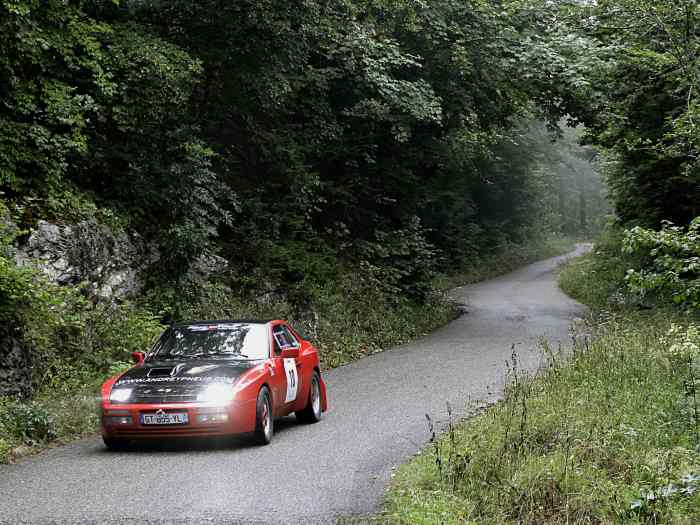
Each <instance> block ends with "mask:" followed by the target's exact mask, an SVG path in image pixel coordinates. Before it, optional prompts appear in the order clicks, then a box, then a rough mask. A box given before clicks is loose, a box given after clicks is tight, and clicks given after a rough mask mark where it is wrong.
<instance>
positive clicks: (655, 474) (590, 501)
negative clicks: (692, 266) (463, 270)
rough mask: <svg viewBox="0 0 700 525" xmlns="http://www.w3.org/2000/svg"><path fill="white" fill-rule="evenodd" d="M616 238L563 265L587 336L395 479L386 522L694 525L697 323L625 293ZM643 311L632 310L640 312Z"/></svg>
mask: <svg viewBox="0 0 700 525" xmlns="http://www.w3.org/2000/svg"><path fill="white" fill-rule="evenodd" d="M620 239H621V235H620V234H619V233H614V232H613V233H611V232H608V233H607V234H606V237H604V238H603V239H602V241H601V242H599V243H597V244H596V248H595V249H594V251H593V253H591V254H589V255H587V256H584V257H583V258H581V259H579V260H577V261H575V262H573V263H571V264H570V265H568V266H567V267H566V268H564V270H563V272H562V276H561V282H562V286H563V288H564V289H565V290H566V291H567V292H568V293H570V294H572V295H573V296H574V297H575V298H577V299H579V300H582V301H584V302H586V303H588V304H589V305H591V306H592V307H593V308H594V311H595V314H594V317H593V318H592V326H591V331H592V332H591V334H590V338H588V337H586V338H583V339H579V340H578V341H577V343H576V345H575V346H574V347H573V348H572V349H571V352H572V353H571V355H570V356H569V357H568V358H567V359H564V358H563V356H562V355H560V354H559V353H558V352H553V351H551V349H547V348H544V349H543V350H544V351H545V352H546V353H547V356H548V357H549V359H548V362H549V367H548V368H547V369H545V370H542V371H541V373H540V374H539V375H538V376H537V377H535V378H532V379H528V378H523V377H519V376H518V375H517V374H512V373H511V375H510V381H509V387H508V388H507V390H506V392H505V399H504V400H503V401H502V402H500V403H498V404H496V405H494V406H493V407H491V408H489V409H487V410H486V411H485V412H484V413H483V414H482V415H479V416H477V417H474V418H473V419H470V420H468V421H466V422H464V423H461V424H455V425H452V426H451V427H450V428H449V429H448V431H447V433H446V434H445V435H443V436H442V437H440V438H438V439H437V440H435V441H434V442H433V443H432V444H431V445H430V446H429V447H428V448H427V449H426V450H425V451H424V452H423V453H421V454H420V455H419V456H417V457H416V458H415V459H414V460H412V461H410V462H409V463H407V464H406V465H404V466H403V467H401V469H400V470H399V471H398V473H397V475H396V478H395V481H394V483H393V485H392V487H391V489H390V491H389V494H388V496H387V500H386V506H385V518H386V519H387V521H389V522H391V523H405V524H409V523H410V524H412V525H418V524H426V525H427V524H433V523H434V524H438V523H439V524H468V523H480V524H507V523H513V524H515V523H519V524H563V523H567V524H584V523H586V524H587V523H630V524H652V523H654V524H657V523H677V524H691V523H698V522H700V430H699V428H700V427H699V426H698V421H700V419H699V416H700V395H698V394H697V392H696V390H697V387H698V386H700V335H699V333H698V329H697V323H698V318H697V314H693V313H690V314H689V313H684V312H683V311H681V310H678V309H674V308H671V307H668V306H662V305H656V307H655V308H652V309H649V308H648V306H649V305H645V304H644V303H643V302H640V301H639V299H638V298H635V297H631V298H630V297H629V296H628V295H627V294H625V293H624V290H625V289H624V284H623V279H624V276H625V273H626V272H625V270H626V268H629V267H630V266H629V264H633V261H630V260H629V259H628V260H622V259H621V258H620V256H619V254H620V248H621V244H620V242H619V240H620ZM640 307H641V308H640Z"/></svg>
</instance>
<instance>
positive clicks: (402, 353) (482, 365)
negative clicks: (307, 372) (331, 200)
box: [0, 246, 586, 524]
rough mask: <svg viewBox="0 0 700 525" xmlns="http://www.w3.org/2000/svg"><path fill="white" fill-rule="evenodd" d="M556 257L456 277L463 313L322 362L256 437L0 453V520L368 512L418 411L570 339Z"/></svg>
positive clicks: (482, 389)
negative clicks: (316, 384) (323, 408)
mask: <svg viewBox="0 0 700 525" xmlns="http://www.w3.org/2000/svg"><path fill="white" fill-rule="evenodd" d="M585 249H586V247H585V246H579V247H578V248H577V251H576V252H575V253H580V252H582V251H583V250H585ZM562 260H563V258H562V257H560V258H554V259H549V260H547V261H543V262H540V263H536V264H533V265H530V266H527V267H525V268H523V269H521V270H519V271H516V272H514V273H511V274H509V275H506V276H503V277H500V278H497V279H494V280H491V281H486V282H483V283H480V284H476V285H473V286H467V287H463V288H458V289H456V290H454V291H453V292H452V293H453V295H454V297H455V298H456V299H457V300H459V301H461V302H463V303H465V304H466V305H467V307H466V309H467V313H466V314H465V315H463V316H462V317H460V318H459V319H457V320H455V321H454V322H452V323H450V324H449V325H448V326H445V327H444V328H442V329H440V330H438V331H436V332H434V333H433V334H431V335H429V336H426V337H423V338H422V339H419V340H418V341H415V342H413V343H411V344H407V345H404V346H400V347H397V348H394V349H391V350H389V351H387V352H384V353H381V354H375V355H373V356H371V357H368V358H366V359H363V360H361V361H358V362H356V363H353V364H351V365H348V366H344V367H341V368H338V369H335V370H332V371H330V372H328V373H327V374H326V376H325V377H326V381H327V383H328V391H329V401H330V411H329V412H328V413H327V414H326V417H325V418H324V419H323V421H321V422H320V423H319V424H316V425H310V426H306V425H300V424H297V423H296V421H295V419H294V418H293V417H291V418H285V419H284V420H282V421H280V422H278V424H277V433H276V435H275V438H274V441H273V443H272V444H271V445H269V446H267V447H260V448H258V447H252V446H248V445H246V444H244V443H238V444H234V445H233V446H231V445H229V446H222V445H212V444H208V443H184V444H178V445H174V446H167V447H162V446H161V447H158V446H146V447H142V448H139V449H137V450H134V451H130V452H126V453H111V452H107V451H106V450H105V449H104V447H103V446H102V443H101V440H100V439H99V438H90V439H85V440H82V441H78V442H76V443H73V444H71V445H68V446H64V447H59V448H55V449H53V450H49V451H47V452H45V453H42V454H40V455H38V456H35V457H32V458H28V459H25V460H23V461H21V462H19V463H18V464H15V465H9V466H0V523H128V524H140V523H266V524H267V523H269V524H277V523H280V524H282V523H284V524H287V523H335V522H336V519H337V518H338V517H342V516H361V515H367V514H371V513H373V512H376V511H377V510H379V508H380V506H381V502H382V497H383V493H384V490H385V488H386V486H387V483H388V482H389V480H390V476H391V471H392V467H394V466H396V465H398V464H400V463H401V462H403V461H405V460H406V459H407V458H408V457H409V456H411V455H412V454H415V453H416V452H417V451H418V450H419V449H420V448H421V447H422V446H423V445H424V444H425V443H426V442H427V440H428V438H429V434H428V429H427V426H426V419H425V414H426V413H427V414H430V415H431V416H432V417H433V419H435V420H438V421H444V420H445V418H446V403H447V402H449V403H450V404H451V405H452V406H453V407H454V408H455V409H456V410H455V411H456V412H459V409H460V408H462V407H465V406H466V403H467V402H468V401H469V400H471V401H477V400H481V401H489V400H493V399H495V398H496V397H497V396H498V392H499V390H500V388H501V386H502V384H503V378H504V372H505V368H506V365H505V363H506V361H507V360H508V359H509V358H510V355H511V346H512V345H513V344H515V348H516V350H517V352H518V354H519V358H520V361H521V365H522V366H523V367H527V368H529V369H533V368H535V367H536V366H537V365H538V363H539V361H540V357H539V353H538V352H537V351H536V346H537V340H538V338H539V337H541V336H545V337H547V338H548V339H549V340H550V341H552V342H553V343H554V344H556V343H558V342H561V343H562V344H567V343H568V341H569V338H570V336H569V328H570V325H571V321H572V320H573V319H574V318H575V317H577V316H581V315H582V313H583V307H581V306H580V305H578V304H577V303H575V302H574V301H572V300H571V299H569V298H567V297H566V296H565V295H564V294H563V293H562V292H561V291H560V290H559V289H558V288H557V286H556V268H557V266H558V264H559V263H561V262H562Z"/></svg>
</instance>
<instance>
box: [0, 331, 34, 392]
mask: <svg viewBox="0 0 700 525" xmlns="http://www.w3.org/2000/svg"><path fill="white" fill-rule="evenodd" d="M30 365H31V363H30V357H29V352H28V351H27V349H26V348H24V347H23V346H22V344H21V343H20V342H19V340H17V339H16V338H15V337H13V336H11V335H10V334H9V333H7V330H0V397H3V396H7V397H9V396H13V397H14V396H19V397H28V396H29V394H30V392H31V389H32V377H31V366H30Z"/></svg>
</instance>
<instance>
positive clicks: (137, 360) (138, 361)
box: [131, 352, 146, 365]
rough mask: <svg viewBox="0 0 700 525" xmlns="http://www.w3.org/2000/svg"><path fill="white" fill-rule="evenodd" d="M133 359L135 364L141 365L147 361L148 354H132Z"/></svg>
mask: <svg viewBox="0 0 700 525" xmlns="http://www.w3.org/2000/svg"><path fill="white" fill-rule="evenodd" d="M131 358H132V359H133V360H134V363H136V364H137V365H140V364H141V363H143V362H144V361H145V360H146V354H144V353H143V352H131Z"/></svg>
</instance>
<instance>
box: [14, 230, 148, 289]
mask: <svg viewBox="0 0 700 525" xmlns="http://www.w3.org/2000/svg"><path fill="white" fill-rule="evenodd" d="M141 253H142V250H139V249H138V247H137V246H136V243H135V242H134V238H133V237H130V236H129V235H127V234H126V233H123V232H122V233H118V234H115V233H114V232H112V230H110V228H108V227H107V226H105V225H103V224H99V223H97V222H93V221H85V222H80V223H78V224H74V225H66V226H59V225H57V224H51V223H49V222H46V221H40V222H39V224H38V225H37V227H36V229H34V230H33V231H32V233H31V235H30V236H29V240H28V241H27V243H26V245H25V246H22V247H21V248H20V249H19V250H18V251H17V254H16V255H15V259H16V260H17V263H18V264H20V265H28V264H32V265H35V266H36V267H37V268H39V269H40V270H41V271H42V273H44V275H46V277H48V278H49V280H50V281H52V282H54V283H57V284H61V285H75V284H78V283H82V285H83V286H84V287H85V289H86V290H87V291H88V293H89V294H90V295H94V296H96V297H99V298H103V299H121V298H125V297H129V296H134V295H136V294H138V292H139V291H140V290H141V282H140V279H139V277H138V273H139V270H140V269H142V268H143V266H144V258H143V257H142V256H141Z"/></svg>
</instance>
